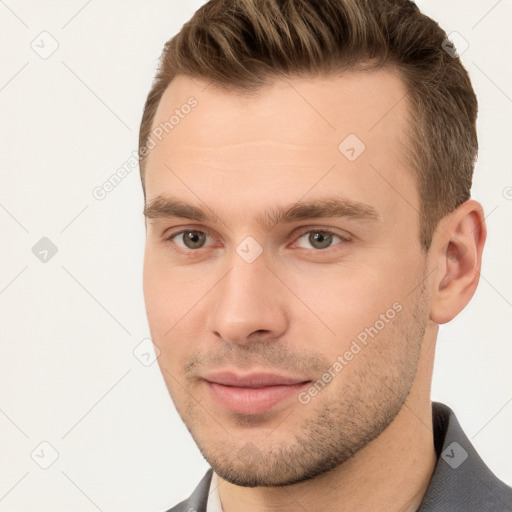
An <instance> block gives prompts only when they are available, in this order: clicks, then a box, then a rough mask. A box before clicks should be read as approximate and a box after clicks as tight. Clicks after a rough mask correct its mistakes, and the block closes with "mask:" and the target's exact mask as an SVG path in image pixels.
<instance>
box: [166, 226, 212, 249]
mask: <svg viewBox="0 0 512 512" xmlns="http://www.w3.org/2000/svg"><path fill="white" fill-rule="evenodd" d="M208 236H209V235H208V234H206V233H205V232H204V231H198V230H196V229H186V230H185V231H180V232H179V233H175V234H174V235H172V236H170V237H169V238H168V240H170V241H173V242H174V243H176V245H178V246H179V247H181V248H182V249H201V248H202V247H204V245H205V242H206V239H207V237H208Z"/></svg>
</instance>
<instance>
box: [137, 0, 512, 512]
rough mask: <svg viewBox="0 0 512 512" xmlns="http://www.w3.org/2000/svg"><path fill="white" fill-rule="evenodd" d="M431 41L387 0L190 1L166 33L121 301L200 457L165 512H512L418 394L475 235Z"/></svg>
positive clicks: (456, 434) (399, 5)
mask: <svg viewBox="0 0 512 512" xmlns="http://www.w3.org/2000/svg"><path fill="white" fill-rule="evenodd" d="M445 40H446V34H445V33H444V32H443V31H442V30H441V29H440V28H439V27H438V25H437V24H436V23H434V22H433V21H432V20H430V19H429V18H427V17H426V16H424V15H422V14H421V13H420V12H419V10H418V8H417V7H416V6H415V5H414V4H413V3H412V2H407V1H405V0H367V1H361V0H265V1H262V0H212V1H210V2H207V3H206V4H205V5H204V6H203V7H202V8H200V9H199V10H198V11H197V13H196V14H195V15H194V17H193V18H192V19H191V20H190V21H189V22H188V23H186V24H185V25H184V26H183V28H182V30H181V31H180V33H179V34H178V35H177V36H175V37H174V38H173V39H171V40H170V41H169V42H168V43H167V44H166V46H165V48H164V52H163V55H162V60H161V66H160V69H159V71H158V74H157V77H156V80H155V82H154V84H153V87H152V89H151V91H150V93H149V96H148V100H147V102H146V106H145V110H144V115H143V119H142V123H141V130H140V157H141V177H142V184H143V188H144V196H145V209H144V214H145V216H146V226H147V244H146V253H145V261H144V294H145V300H146V309H147V315H148V320H149V325H150V329H151V334H152V338H153V341H154V343H155V345H156V346H157V347H158V349H159V351H160V356H159V358H158V361H159V365H160V369H161V371H162V374H163V377H164V379H165V382H166V385H167V387H168V390H169V392H170V395H171V397H172V399H173V401H174V403H175V405H176V408H177V410H178V412H179V414H180V416H181V418H182V419H183V421H184V423H185V424H186V426H187V428H188V429H189V431H190V433H191V435H192V436H193V438H194V440H195V442H196V443H197V445H198V447H199V448H200V450H201V452H202V454H203V455H204V457H205V458H206V460H207V461H208V462H209V464H210V465H211V467H212V469H210V470H209V471H208V472H207V474H206V475H205V477H204V478H203V480H202V481H201V483H200V484H199V486H198V487H197V489H196V491H195V492H194V493H193V495H192V496H191V497H190V499H189V500H186V501H184V502H182V503H181V504H180V505H178V506H176V507H174V508H172V509H171V510H172V511H192V510H194V511H208V512H214V511H223V512H234V511H247V510H249V511H251V512H253V511H254V512H260V511H268V510H272V511H295V510H297V511H299V510H301V511H302V510H307V511H314V510H322V511H323V512H329V511H340V510H347V511H349V510H350V511H352V510H358V511H403V512H405V511H407V512H408V511H416V510H420V511H422V512H425V511H434V510H435V511H458V510H460V511H466V512H467V511H473V510H475V511H476V510H478V511H483V510H484V511H491V510H492V511H497V510H500V511H502V510H503V511H504V510H512V489H510V488H509V487H507V486H506V485H505V484H504V483H502V482H500V481H499V480H498V479H497V478H496V477H495V476H494V475H493V474H492V473H491V472H490V470H489V469H488V468H487V467H486V466H485V465H484V463H483V461H482V460H481V459H480V458H479V456H478V454H477V453H476V452H475V450H474V448H473V447H472V446H471V444H470V442H469V440H468V439H467V437H466V436H465V434H464V433H463V431H462V430H461V428H460V426H459V424H458V422H457V419H456V418H455V416H454V414H453V412H452V411H451V409H449V408H448V407H447V406H445V405H443V404H439V403H434V404H433V403H432V402H431V400H430V384H431V377H432V370H433V363H434V350H435V342H436V337H437V332H438V326H439V324H443V323H446V322H449V321H450V320H451V319H453V318H454V317H455V316H456V315H457V314H458V313H459V312H460V311H461V310H462V309H463V308H464V307H465V306H466V305H467V303H468V302H469V301H470V299H471V297H472V296H473V294H474V292H475V289H476V287H477V284H478V278H479V270H480V268H481V259H482V252H483V247H484V243H485V239H486V227H485V222H484V212H483V209H482V206H481V205H480V203H478V202H477V201H475V200H473V199H471V198H470V188H471V181H472V173H473V166H474V161H475V158H476V153H477V139H476V129H475V120H476V113H477V102H476V98H475V95H474V92H473V89H472V86H471V83H470V80H469V78H468V75H467V72H466V71H465V69H464V68H463V66H462V65H461V63H460V60H459V59H458V58H456V57H457V56H456V55H454V53H453V51H451V52H450V51H446V50H445V48H444V47H446V44H443V43H445ZM443 46H444V47H443ZM452 50H453V49H452Z"/></svg>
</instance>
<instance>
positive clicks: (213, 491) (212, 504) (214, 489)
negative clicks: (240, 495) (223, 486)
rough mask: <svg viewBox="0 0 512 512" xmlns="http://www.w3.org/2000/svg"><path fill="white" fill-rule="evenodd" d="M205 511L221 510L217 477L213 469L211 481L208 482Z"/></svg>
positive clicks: (217, 511)
mask: <svg viewBox="0 0 512 512" xmlns="http://www.w3.org/2000/svg"><path fill="white" fill-rule="evenodd" d="M206 512H223V511H222V505H221V503H220V497H219V478H218V477H217V474H216V473H215V471H214V472H213V476H212V481H211V482H210V490H209V492H208V501H207V502H206Z"/></svg>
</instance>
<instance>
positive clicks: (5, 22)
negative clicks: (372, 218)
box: [0, 0, 512, 512]
mask: <svg viewBox="0 0 512 512" xmlns="http://www.w3.org/2000/svg"><path fill="white" fill-rule="evenodd" d="M202 3H203V2H202V1H199V0H194V1H191V0H187V1H184V0H166V1H162V0H152V1H149V2H143V1H138V2H135V1H124V2H121V1H119V2H115V1H113V0H103V1H100V0H89V1H85V0H72V1H70V0H67V1H64V0H54V1H35V0H32V1H28V0H20V1H16V0H0V37H1V38H2V44H1V45H0V62H1V66H0V109H1V113H0V144H1V152H0V155H1V158H0V172H1V186H0V233H1V234H0V237H1V249H2V250H1V253H0V254H1V256H0V258H1V265H0V315H1V321H0V329H1V338H0V343H1V352H0V356H1V357H0V376H1V377H0V378H1V380H0V383H1V384H0V468H1V469H0V510H2V511H16V512H25V511H26V512H28V511H31V510H34V509H35V508H36V507H37V509H38V510H40V511H41V512H43V511H52V512H55V511H64V510H75V511H84V512H88V511H95V510H101V511H104V512H107V511H112V512H114V511H123V512H135V511H137V512H142V511H147V512H151V511H153V512H161V511H163V510H166V509H167V508H168V507H170V506H171V505H173V504H175V503H176V502H177V501H178V500H180V499H182V498H184V497H185V496H187V495H188V494H189V493H190V491H191V490H192V489H193V488H194V487H195V485H196V483H197V482H198V480H199V478H200V477H201V476H202V474H203V472H204V471H205V470H206V468H207V464H206V462H205V461H204V460H203V459H202V457H201V455H200V453H199V452H198V450H197V448H196V446H195V444H194V443H193V441H192V440H191V438H190V437H189V435H188V432H187V431H186V429H185V427H184V426H183V425H182V423H181V422H180V420H179V417H178V415H177V413H176V412H175V410H174V407H173V405H172V403H171V401H170V398H169V396H168V394H167V390H166V388H165V386H164V383H163V379H162V377H161V376H160V373H159V370H158V367H157V364H156V363H154V364H152V365H149V366H146V365H148V364H149V363H150V362H151V356H150V355H149V354H148V351H147V346H146V343H148V342H147V341H146V342H143V344H142V345H139V344H140V343H141V342H142V341H143V340H144V339H145V338H147V337H148V336H149V330H148V326H147V321H146V317H145V311H144V302H143V295H142V261H143V248H144V236H145V232H144V222H143V217H142V207H143V204H142V201H143V198H142V191H141V187H140V180H139V175H138V169H137V168H133V167H130V157H132V156H133V152H134V151H135V150H136V148H137V132H138V125H139V121H140V116H141V112H142V107H143V103H144V101H145V97H146V94H147V92H148V89H149V86H150V83H151V80H152V77H153V74H154V70H155V66H156V63H157V58H158V56H159V54H160V51H161V48H162V46H163V44H164V42H165V41H166V40H167V39H168V38H169V37H170V36H171V35H173V34H174V33H175V32H176V31H177V30H178V29H179V28H180V27H181V25H182V24H183V23H184V22H185V21H186V20H187V19H188V18H189V17H190V16H191V15H192V13H193V12H194V11H195V9H197V7H199V6H200V5H201V4H202ZM418 3H419V4H420V7H422V8H423V9H424V11H425V12H427V13H428V14H430V15H432V16H433V17H434V18H435V19H437V20H438V21H439V22H440V24H441V25H442V26H443V27H444V28H445V29H446V30H447V31H448V32H453V31H455V32H457V33H458V34H460V36H461V37H463V38H464V40H465V41H467V44H468V45H469V46H468V48H467V50H466V51H465V52H464V53H463V55H462V58H463V61H464V63H465V64H466V66H467V68H468V69H469V71H470V74H471V77H472V80H473V83H474V86H475V88H476V91H477V94H478V96H479V101H480V117H479V134H480V146H481V151H480V158H479V161H478V165H477V169H476V175H475V180H474V188H473V197H474V198H476V199H478V200H479V201H481V202H482V203H483V205H484V208H485V210H486V214H487V222H488V229H489V237H488V242H487V245H486V248H485V251H484V263H483V269H482V276H481V281H480V285H479V289H478V291H477V293H476V296H475V297H474V299H473V300H472V302H471V303H470V304H469V306H468V307H467V308H466V309H465V310H464V311H463V312H462V314H460V315H459V317H457V318H456V319H455V320H454V321H453V322H451V323H450V324H449V325H445V326H442V327H441V330H440V336H439V341H438V349H437V361H436V369H435V374H434V383H433V393H432V396H433V399H436V400H441V401H443V402H445V403H447V404H448V405H450V406H451V407H452V408H453V409H454V410H455V412H456V413H457V415H458V417H459V419H460V421H461V422H462V425H463V427H464V429H465V430H466V432H467V434H468V436H469V437H470V438H471V439H472V441H473V443H474V444H475V445H476V448H477V450H478V451H479V452H480V454H481V455H482V457H483V458H484V460H485V461H486V462H487V464H488V465H489V466H490V467H491V468H492V470H493V471H494V472H495V473H496V474H497V475H498V476H499V477H501V478H502V479H503V480H504V481H506V482H507V483H508V484H509V485H510V484H512V467H511V463H510V461H511V460H512V436H511V435H510V433H511V427H512V403H511V401H512V372H511V360H512V344H511V330H512V273H511V271H510V266H511V262H512V242H511V236H510V233H511V230H510V226H511V220H512V174H511V171H510V169H511V161H512V158H511V157H512V154H511V153H512V151H511V148H512V144H511V142H512V141H511V139H510V134H511V133H512V121H511V119H512V74H511V71H510V54H511V49H512V30H511V28H510V27H511V26H512V2H511V1H509V0H501V1H497V0H493V1H484V0H480V1H475V0H472V1H469V0H449V1H440V0H437V1H436V0H424V1H421V2H418ZM456 37H459V36H456ZM125 164H126V166H127V167H125V168H126V169H130V172H128V173H127V175H126V176H125V178H124V179H123V180H122V182H121V183H119V184H118V186H117V187H116V188H115V189H113V190H112V191H110V192H109V193H108V194H106V197H104V198H103V199H101V200H100V199H97V198H95V197H94V195H93V190H95V187H98V186H101V185H102V184H103V183H104V182H105V181H106V180H107V179H108V178H109V177H110V176H111V175H112V174H113V173H114V172H115V171H116V170H117V169H118V168H119V167H121V166H123V165H125ZM41 239H42V240H41ZM55 251H57V252H55ZM134 351H135V352H134ZM45 468H46V469H45Z"/></svg>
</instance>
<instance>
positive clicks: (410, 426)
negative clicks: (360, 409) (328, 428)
mask: <svg viewBox="0 0 512 512" xmlns="http://www.w3.org/2000/svg"><path fill="white" fill-rule="evenodd" d="M425 341H426V340H425ZM434 345H435V343H428V342H427V343H425V344H424V346H423V348H422V352H424V353H423V354H422V357H421V360H422V361H423V363H424V364H422V365H420V368H419V369H418V373H417V375H416V378H415V380H414V383H413V385H412V388H411V391H410V393H409V396H408V397H407V399H406V401H405V402H404V405H403V406H402V408H401V410H400V412H399V413H398V414H397V416H396V417H395V419H394V420H393V421H392V422H391V423H390V424H389V425H388V427H387V428H386V429H385V430H384V431H383V432H382V433H381V434H380V436H379V437H377V438H376V439H374V440H373V441H371V442H370V443H368V445H366V446H365V447H364V448H363V449H362V450H360V451H359V452H357V453H356V454H355V455H354V456H353V457H352V458H350V459H349V460H347V461H346V462H345V463H344V464H342V465H340V466H338V467H337V468H335V469H334V470H332V471H330V472H328V473H326V474H324V475H321V476H320V477H317V478H314V479H312V480H308V481H305V482H301V483H298V484H294V485H290V486H286V487H252V488H250V487H240V486H236V485H233V484H231V483H229V482H227V481H225V480H223V479H221V478H219V496H220V500H221V503H222V508H223V512H237V511H239V510H251V511H254V512H270V511H273V512H284V511H286V512H289V511H295V510H297V511H302V510H318V506H319V504H321V509H322V511H323V512H331V511H332V512H334V511H336V512H343V511H349V510H350V511H352V510H358V511H361V512H366V511H368V512H370V511H375V510H385V511H387V512H415V511H416V510H417V509H418V508H419V506H420V504H421V501H422V499H423V496H424V495H425V492H426V491H427V488H428V485H429V482H430V478H431V477H432V474H433V472H434V468H435V465H436V462H437V456H436V453H435V448H434V439H433V433H432V403H431V401H430V379H431V375H432V372H431V370H432V366H433V354H434Z"/></svg>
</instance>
